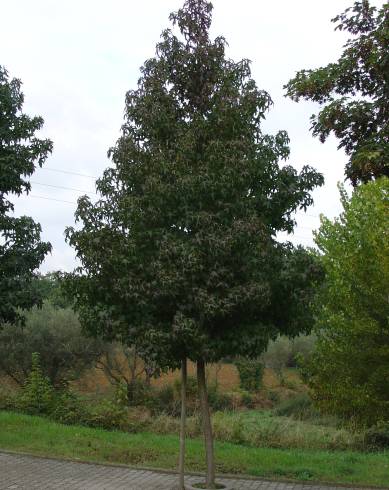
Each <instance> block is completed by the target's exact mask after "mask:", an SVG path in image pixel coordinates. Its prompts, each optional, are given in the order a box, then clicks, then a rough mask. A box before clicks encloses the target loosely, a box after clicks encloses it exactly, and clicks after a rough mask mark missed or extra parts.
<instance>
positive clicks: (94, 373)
mask: <svg viewBox="0 0 389 490" xmlns="http://www.w3.org/2000/svg"><path fill="white" fill-rule="evenodd" d="M188 375H189V376H192V377H195V375H196V369H195V364H194V363H192V362H189V363H188ZM179 378H180V371H179V370H176V371H169V372H168V373H165V374H162V375H161V376H160V377H159V378H156V379H152V381H151V384H152V385H153V386H155V387H162V386H165V385H168V384H172V383H174V381H175V380H177V379H179ZM285 378H286V379H287V380H288V381H291V382H292V383H294V384H295V385H296V386H299V387H301V380H300V378H299V376H298V374H297V373H296V372H295V371H293V370H287V372H286V376H285ZM207 380H208V383H209V384H217V385H218V387H219V389H220V391H222V392H231V391H235V390H237V389H238V388H239V375H238V371H237V369H236V367H235V365H234V364H209V365H208V366H207ZM74 387H75V388H76V389H77V390H79V391H81V392H83V393H104V392H107V391H110V390H111V389H112V386H111V384H110V382H109V379H108V378H107V376H106V375H105V374H104V373H103V372H102V371H101V370H100V369H91V370H89V371H87V372H86V373H85V374H84V375H83V376H82V377H81V379H80V380H79V381H77V382H75V383H74ZM263 388H264V389H265V390H277V391H278V390H279V389H281V387H280V383H279V380H278V379H277V376H276V375H275V374H274V372H273V370H272V369H268V368H265V371H264V377H263ZM282 391H283V392H284V394H285V395H286V396H287V393H285V391H288V390H287V389H286V388H285V387H283V388H282Z"/></svg>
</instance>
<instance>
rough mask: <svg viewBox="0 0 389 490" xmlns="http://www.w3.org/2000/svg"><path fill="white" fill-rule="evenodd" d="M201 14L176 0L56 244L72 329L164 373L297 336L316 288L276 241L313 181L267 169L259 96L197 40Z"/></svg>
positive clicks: (269, 151)
mask: <svg viewBox="0 0 389 490" xmlns="http://www.w3.org/2000/svg"><path fill="white" fill-rule="evenodd" d="M211 11H212V6H211V4H209V3H208V2H206V1H205V0H189V1H187V2H185V5H184V8H183V9H181V10H180V11H179V12H178V13H176V14H174V15H172V16H171V19H172V21H173V24H175V25H177V26H178V29H179V34H180V35H176V34H175V33H174V32H173V31H172V30H165V31H164V32H163V34H162V40H161V42H160V43H159V44H158V45H157V51H156V56H155V57H154V58H151V59H149V60H147V61H146V63H145V64H144V66H143V67H142V76H141V78H140V80H139V83H138V88H137V89H136V90H133V91H130V92H128V94H127V97H126V112H125V114H126V117H125V123H124V125H123V133H122V136H121V137H120V139H119V140H118V142H117V144H116V146H115V147H114V148H113V149H112V150H111V151H110V155H111V157H112V159H113V163H114V166H113V167H112V168H109V169H108V170H106V172H105V173H104V176H103V178H102V179H100V180H99V181H98V184H97V188H98V190H99V192H100V194H101V196H102V198H101V199H100V200H99V201H98V202H97V203H92V202H91V201H90V200H89V198H88V197H83V198H82V199H81V200H80V201H79V204H78V210H77V215H76V217H77V220H78V221H79V222H80V224H81V226H80V228H79V229H73V228H69V229H68V230H67V236H68V241H69V243H70V244H71V245H72V246H73V247H74V248H75V249H76V251H77V255H78V257H79V259H80V261H81V264H82V265H81V267H80V269H79V270H77V271H76V272H75V274H74V275H73V278H72V279H73V280H72V281H71V283H70V287H71V289H72V291H73V293H74V294H75V296H76V307H77V309H78V310H79V311H80V317H81V320H82V322H83V324H84V325H85V326H86V327H87V328H88V329H89V330H90V331H93V332H95V333H97V334H99V333H104V334H105V335H107V336H115V335H118V334H119V335H121V336H122V338H129V339H131V341H132V342H135V343H137V344H138V345H139V348H142V349H143V351H144V352H147V353H148V358H151V359H152V358H158V362H159V363H160V364H167V365H169V366H176V365H177V363H178V362H179V361H180V360H181V359H182V357H185V356H186V357H189V358H190V359H192V360H194V361H197V360H199V359H203V360H205V361H214V360H218V359H220V358H221V357H223V356H226V355H231V354H233V355H236V354H239V353H240V354H243V355H254V356H257V355H258V352H261V351H262V350H263V348H264V346H265V345H266V343H267V340H268V338H269V337H271V336H276V334H277V333H278V331H279V330H282V331H283V332H284V333H287V334H290V335H293V334H296V333H297V332H298V331H300V330H301V329H308V328H309V326H310V318H309V315H307V306H308V305H309V303H310V300H311V292H312V289H311V286H312V283H313V282H314V280H315V279H316V278H317V272H318V271H317V268H316V266H315V263H314V261H313V259H312V258H311V257H310V256H309V255H308V254H307V253H306V252H305V251H304V250H303V249H301V248H297V249H295V248H294V247H293V246H292V245H291V244H290V243H283V244H281V243H278V242H277V241H276V238H275V237H276V234H277V232H279V231H289V232H290V231H292V230H293V226H294V220H293V217H292V215H293V213H294V211H296V210H297V209H299V208H303V209H305V208H306V207H307V206H309V205H310V204H311V203H312V198H311V196H310V191H311V190H312V189H313V188H314V187H315V186H317V185H320V184H321V183H322V182H323V179H322V176H321V175H319V174H317V173H316V172H315V171H314V170H313V169H311V168H309V167H304V169H303V170H302V172H301V173H300V174H298V173H297V172H296V170H295V169H294V168H292V167H291V166H288V165H283V166H281V165H280V164H279V161H280V160H282V159H286V158H287V156H288V155H289V148H288V137H287V135H286V133H285V132H283V131H281V132H279V133H278V134H277V135H275V136H270V135H265V134H263V133H262V131H261V128H260V123H261V121H262V120H263V118H264V116H265V113H266V111H267V110H268V109H269V107H270V105H271V99H270V96H269V95H268V94H267V93H266V92H264V91H263V90H259V89H258V88H257V87H256V84H255V82H254V80H252V78H251V77H250V65H249V62H248V61H247V60H242V61H239V62H234V61H232V60H230V59H227V58H226V57H225V45H226V41H225V40H224V38H222V37H217V38H216V39H215V40H214V41H212V40H211V39H210V38H209V27H210V25H211Z"/></svg>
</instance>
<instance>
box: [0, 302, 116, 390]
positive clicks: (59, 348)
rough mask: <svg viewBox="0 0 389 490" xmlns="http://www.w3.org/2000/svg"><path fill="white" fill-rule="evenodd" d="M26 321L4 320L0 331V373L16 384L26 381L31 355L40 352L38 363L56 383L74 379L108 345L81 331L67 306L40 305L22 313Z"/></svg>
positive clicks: (46, 303)
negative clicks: (4, 322)
mask: <svg viewBox="0 0 389 490" xmlns="http://www.w3.org/2000/svg"><path fill="white" fill-rule="evenodd" d="M24 316H25V325H24V326H23V327H22V326H20V325H13V324H4V326H3V328H2V330H1V331H0V374H3V375H4V374H5V375H8V376H9V377H10V378H12V379H13V380H14V381H15V382H16V383H17V384H19V385H23V384H24V383H25V382H26V379H27V377H28V374H29V372H30V369H31V356H32V354H33V353H34V352H37V353H39V356H40V362H41V366H42V368H43V370H44V373H45V375H46V376H48V377H49V379H50V381H51V383H53V384H54V385H55V386H58V385H61V384H63V383H66V382H67V381H70V380H72V379H76V378H78V377H79V376H80V374H81V373H82V371H83V370H84V369H86V368H88V367H90V366H92V365H93V364H94V363H95V362H96V361H97V359H98V358H99V357H100V356H101V354H102V353H103V352H105V351H106V350H107V348H108V346H106V345H105V344H104V343H103V342H101V341H99V340H96V339H94V338H90V337H89V338H88V337H86V336H85V335H83V333H82V330H81V325H80V322H79V321H78V318H77V315H76V314H75V313H74V312H73V311H72V310H71V309H70V308H55V307H54V306H53V305H51V304H50V303H48V302H45V303H44V304H43V306H42V308H33V309H32V310H31V311H27V312H25V313H24Z"/></svg>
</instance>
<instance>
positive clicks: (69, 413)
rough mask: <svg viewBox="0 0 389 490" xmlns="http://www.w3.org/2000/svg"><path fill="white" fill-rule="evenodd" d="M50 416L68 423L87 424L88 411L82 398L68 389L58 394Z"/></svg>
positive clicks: (62, 422)
mask: <svg viewBox="0 0 389 490" xmlns="http://www.w3.org/2000/svg"><path fill="white" fill-rule="evenodd" d="M50 418H52V419H53V420H55V421H57V422H60V423H61V424H67V425H73V424H74V425H87V420H88V412H87V409H86V407H85V405H84V404H83V403H82V402H81V400H80V399H79V398H78V397H77V396H76V395H74V394H73V393H70V392H68V391H65V392H63V393H60V394H57V396H56V403H55V408H54V409H53V411H52V412H51V413H50Z"/></svg>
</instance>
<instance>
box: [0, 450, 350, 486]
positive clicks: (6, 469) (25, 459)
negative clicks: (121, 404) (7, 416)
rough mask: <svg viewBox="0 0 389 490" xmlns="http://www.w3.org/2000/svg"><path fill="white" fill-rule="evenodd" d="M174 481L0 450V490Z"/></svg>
mask: <svg viewBox="0 0 389 490" xmlns="http://www.w3.org/2000/svg"><path fill="white" fill-rule="evenodd" d="M176 481H177V477H176V475H174V474H173V475H172V474H167V473H158V472H154V471H144V470H134V469H127V468H123V467H113V466H104V465H96V464H86V463H73V462H68V461H58V460H52V459H43V458H35V457H31V456H24V455H14V454H8V453H0V490H5V489H7V490H11V489H15V490H16V489H24V490H30V489H39V490H65V489H69V490H70V489H71V490H92V489H93V490H103V489H104V490H119V489H122V490H124V489H125V490H171V489H172V488H174V486H175V483H176ZM196 481H199V477H189V478H188V482H189V483H195V482H196ZM219 481H220V483H223V482H224V483H226V482H229V483H230V485H231V486H232V487H233V488H234V490H324V489H326V490H335V489H340V487H325V486H310V485H303V484H297V483H296V484H294V483H277V482H267V481H258V480H256V481H253V480H238V479H233V480H232V479H231V480H223V479H220V480H219Z"/></svg>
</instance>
